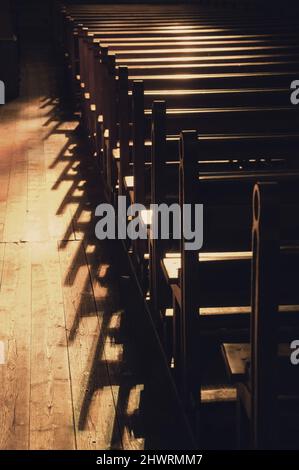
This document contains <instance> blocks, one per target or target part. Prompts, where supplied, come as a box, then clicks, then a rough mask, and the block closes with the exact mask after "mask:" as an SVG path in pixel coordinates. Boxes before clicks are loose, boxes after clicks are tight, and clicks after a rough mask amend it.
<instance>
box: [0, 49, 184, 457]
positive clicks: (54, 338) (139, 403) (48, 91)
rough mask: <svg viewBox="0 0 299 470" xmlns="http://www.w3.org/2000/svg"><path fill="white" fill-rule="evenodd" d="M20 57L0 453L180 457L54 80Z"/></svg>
mask: <svg viewBox="0 0 299 470" xmlns="http://www.w3.org/2000/svg"><path fill="white" fill-rule="evenodd" d="M23 55H24V58H25V60H24V63H23V68H22V93H21V97H20V98H19V99H18V100H16V101H14V102H12V103H9V104H8V105H6V106H2V107H0V242H1V243H0V340H1V341H4V343H5V364H4V365H0V383H1V387H0V449H76V448H77V449H110V448H115V449H122V448H124V449H144V448H152V449H159V448H160V449H163V448H169V449H170V448H172V449H175V448H181V449H183V448H188V445H189V444H190V443H188V439H187V437H186V432H185V429H184V426H183V425H182V422H181V421H180V416H178V413H176V412H177V411H178V410H176V409H175V405H174V403H175V402H173V400H172V398H171V396H170V395H169V389H168V388H167V380H166V378H165V377H163V375H162V377H161V376H160V375H161V374H160V375H159V359H158V358H156V359H155V357H154V355H155V353H153V356H152V353H151V350H150V344H149V346H148V347H147V343H146V341H145V339H144V338H141V340H142V342H143V344H144V350H141V349H140V346H138V344H139V340H140V338H138V336H137V333H138V330H137V329H136V324H134V322H133V323H132V317H131V313H130V305H129V306H128V305H127V304H128V300H130V295H129V294H128V292H127V294H128V295H127V296H124V295H123V293H124V292H126V290H127V287H126V286H127V284H126V283H127V282H128V277H126V275H123V272H122V268H121V267H120V259H121V253H120V251H119V247H118V246H114V245H113V244H112V245H111V244H110V245H109V244H108V242H102V243H99V242H97V241H96V240H95V239H94V236H93V232H94V223H95V222H94V219H93V210H94V204H95V202H97V201H98V202H101V201H100V198H101V188H100V180H99V179H98V178H96V177H95V176H96V175H95V172H94V168H93V167H92V165H91V164H90V162H89V159H88V156H87V155H86V153H85V152H86V151H85V150H84V147H83V145H82V142H81V141H80V140H79V139H78V137H77V131H76V128H77V126H78V122H77V121H76V120H75V119H74V118H72V117H71V118H69V117H67V116H66V115H64V114H62V112H61V106H60V103H59V100H58V98H57V89H58V88H59V86H60V83H59V80H58V79H57V77H59V75H57V73H56V72H57V71H56V68H55V67H54V66H53V65H51V61H50V59H49V56H48V51H47V48H45V49H43V48H42V47H36V46H35V45H33V44H32V45H27V47H26V48H25V49H24V50H23ZM85 159H86V161H85ZM89 176H90V177H89ZM129 304H130V302H129ZM135 313H136V312H135ZM137 313H138V314H140V316H141V317H140V318H142V315H143V314H144V313H143V312H137ZM141 321H142V320H141ZM132 325H134V326H132ZM138 334H139V333H138ZM140 334H141V335H142V334H146V327H145V330H144V332H143V333H142V330H141V333H140ZM145 349H146V351H145ZM156 364H158V366H157V365H156ZM164 382H165V383H164Z"/></svg>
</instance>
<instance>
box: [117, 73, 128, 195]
mask: <svg viewBox="0 0 299 470" xmlns="http://www.w3.org/2000/svg"><path fill="white" fill-rule="evenodd" d="M118 82H119V83H118V86H119V142H120V144H119V147H120V149H119V154H120V162H119V194H120V195H122V194H124V177H125V176H126V175H128V174H129V163H130V162H129V159H130V155H129V150H130V149H129V96H128V93H129V85H128V68H127V67H119V69H118Z"/></svg>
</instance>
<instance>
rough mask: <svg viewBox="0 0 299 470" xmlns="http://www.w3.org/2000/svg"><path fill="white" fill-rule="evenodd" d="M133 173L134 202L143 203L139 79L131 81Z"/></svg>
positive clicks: (142, 119)
mask: <svg viewBox="0 0 299 470" xmlns="http://www.w3.org/2000/svg"><path fill="white" fill-rule="evenodd" d="M132 103H133V106H132V109H133V174H134V202H135V203H138V204H144V203H145V176H144V164H145V162H144V131H145V123H144V85H143V82H142V81H140V80H136V81H134V82H133V97H132Z"/></svg>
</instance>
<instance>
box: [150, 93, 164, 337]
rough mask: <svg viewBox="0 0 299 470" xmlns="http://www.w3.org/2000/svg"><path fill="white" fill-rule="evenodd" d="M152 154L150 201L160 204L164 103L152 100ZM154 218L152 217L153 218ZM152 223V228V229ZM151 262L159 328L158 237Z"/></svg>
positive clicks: (160, 281) (152, 238)
mask: <svg viewBox="0 0 299 470" xmlns="http://www.w3.org/2000/svg"><path fill="white" fill-rule="evenodd" d="M151 135H152V154H151V162H152V166H151V203H152V204H157V205H159V204H161V203H162V202H165V198H164V199H163V194H164V192H163V189H164V188H163V184H161V181H163V171H164V165H163V162H164V161H165V159H166V103H165V101H154V103H153V107H152V130H151ZM153 220H154V219H153ZM153 228H154V227H153V225H152V230H153ZM150 245H151V264H150V295H151V303H152V309H153V312H154V315H155V323H156V325H157V326H158V328H159V323H160V321H161V316H160V308H162V301H161V300H162V299H161V298H162V296H163V288H162V286H163V281H162V273H161V265H160V262H161V259H162V256H163V247H162V241H161V239H160V238H159V237H158V238H157V239H155V238H154V237H151V238H150Z"/></svg>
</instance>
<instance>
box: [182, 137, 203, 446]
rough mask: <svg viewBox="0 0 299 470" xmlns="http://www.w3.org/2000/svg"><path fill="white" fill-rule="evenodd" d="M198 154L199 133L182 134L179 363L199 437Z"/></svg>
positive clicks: (189, 412)
mask: <svg viewBox="0 0 299 470" xmlns="http://www.w3.org/2000/svg"><path fill="white" fill-rule="evenodd" d="M198 151H199V145H198V140H197V132H196V131H183V132H182V134H181V140H180V178H179V180H180V207H181V213H182V217H181V243H180V245H181V250H180V251H181V278H180V284H181V310H182V312H181V328H182V341H181V344H182V358H181V361H180V366H181V371H179V372H181V373H180V376H181V378H182V390H183V396H184V399H185V404H186V407H187V412H188V414H189V417H190V419H191V422H193V423H194V427H196V431H197V432H198V434H199V438H200V430H199V429H198V423H197V419H198V418H199V411H200V393H201V377H200V376H201V362H200V354H199V351H200V337H199V332H200V328H199V313H198V299H197V290H198V284H199V282H200V279H199V275H198V274H199V263H198V251H196V250H186V247H185V245H186V240H185V236H184V205H186V204H188V205H190V206H191V208H192V209H191V211H192V214H193V212H194V205H195V204H196V203H198V200H197V194H198Z"/></svg>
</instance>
